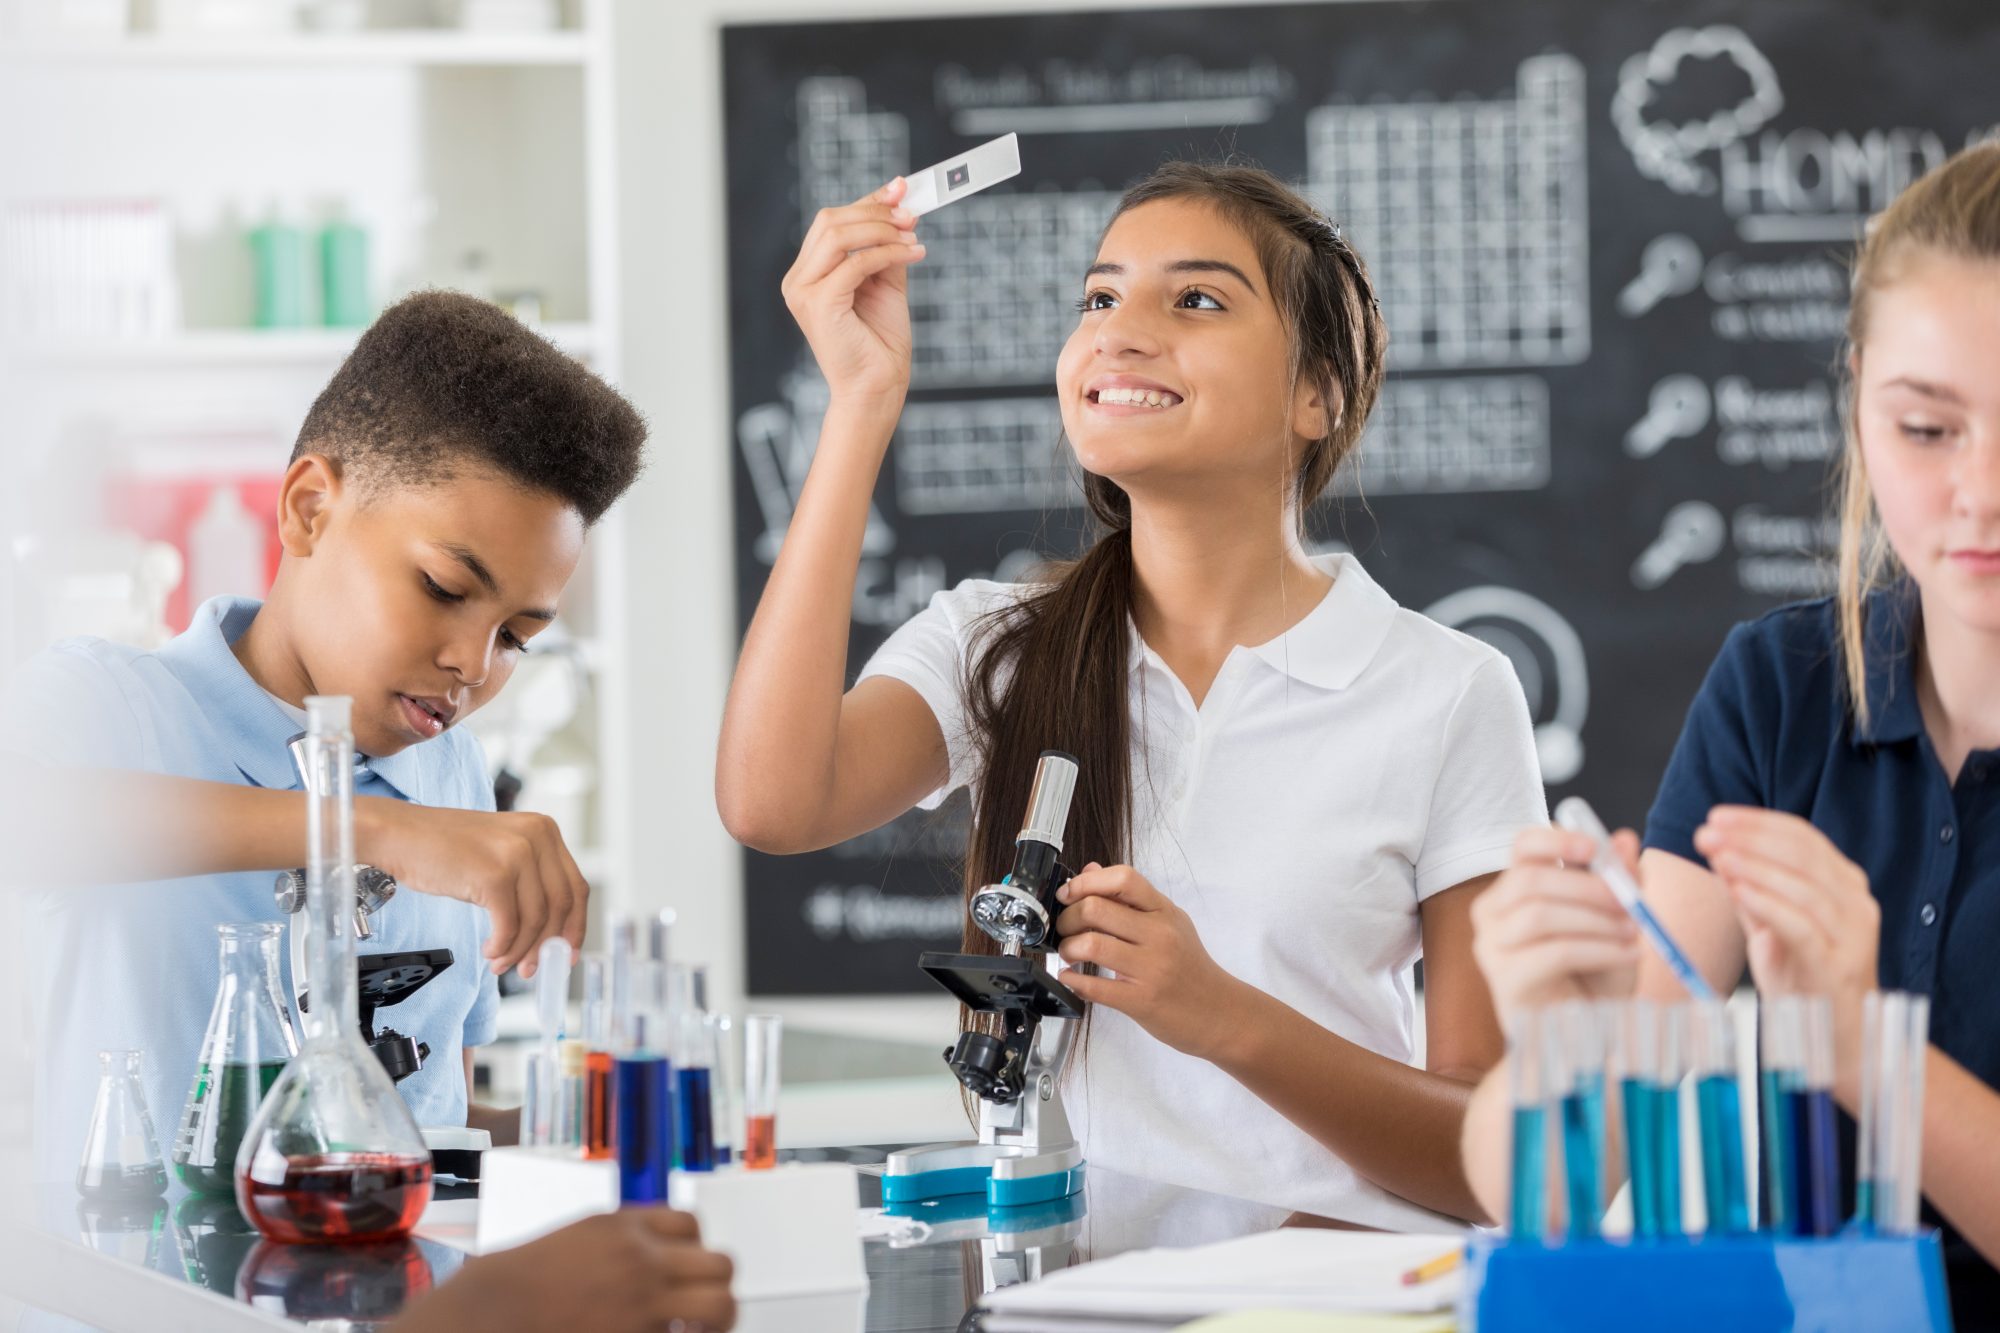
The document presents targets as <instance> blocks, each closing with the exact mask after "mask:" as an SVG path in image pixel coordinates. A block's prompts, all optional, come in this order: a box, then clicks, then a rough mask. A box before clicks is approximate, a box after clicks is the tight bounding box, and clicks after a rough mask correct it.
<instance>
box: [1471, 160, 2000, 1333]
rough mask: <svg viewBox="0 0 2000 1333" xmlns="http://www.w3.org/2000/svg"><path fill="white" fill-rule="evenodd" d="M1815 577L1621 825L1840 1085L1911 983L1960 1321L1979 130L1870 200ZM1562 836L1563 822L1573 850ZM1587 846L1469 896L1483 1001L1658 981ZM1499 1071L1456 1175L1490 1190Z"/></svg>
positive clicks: (1490, 1194) (1994, 607) (1998, 441)
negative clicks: (1649, 802) (1870, 1018)
mask: <svg viewBox="0 0 2000 1333" xmlns="http://www.w3.org/2000/svg"><path fill="white" fill-rule="evenodd" d="M1848 337H1849V355H1848V363H1847V365H1848V404H1847V405H1848V409H1849V410H1848V414H1847V415H1848V432H1847V434H1848V439H1847V446H1846V449H1845V454H1844V458H1843V460H1842V473H1843V488H1842V490H1843V498H1842V502H1841V549H1840V571H1839V581H1838V591H1837V593H1836V594H1835V595H1834V596H1833V597H1830V598H1826V599H1822V600H1820V601H1814V602H1802V603H1798V604H1795V605H1792V606H1787V607H1782V608H1780V609H1779V610H1776V611H1773V612H1771V613H1770V614H1769V615H1766V616H1764V617H1763V618H1761V619H1759V620H1756V621H1752V622H1750V623H1749V624H1745V625H1740V626H1738V627H1737V628H1736V629H1735V630H1734V631H1733V632H1732V633H1731V634H1730V636H1729V639H1728V641H1727V642H1726V643H1725V644H1724V645H1723V648H1722V652H1721V654H1720V655H1719V656H1718V658H1717V659H1716V662H1715V665H1714V666H1713V668H1712V669H1711V670H1710V672H1709V675H1708V679H1707V681H1706V682H1705V683H1704V684H1703V686H1702V689H1701V693H1700V694H1699V695H1698V696H1697V697H1696V699H1695V701H1694V705H1693V707H1692V708H1690V709H1689V712H1688V718H1687V723H1686V726H1685V728H1684V730H1683V731H1682V733H1681V739H1680V743H1679V745H1678V746H1677V747H1676V749H1675V751H1674V756H1673V759H1672V761H1671V763H1670V764H1669V765H1668V768H1667V774H1666V777H1665V779H1664V780H1663V781H1662V783H1661V785H1660V791H1659V795H1658V798H1657V799H1656V801H1655V802H1654V805H1653V809H1652V813H1651V815H1650V816H1649V818H1648V820H1647V826H1646V838H1645V848H1644V852H1643V855H1640V854H1639V847H1638V843H1637V840H1636V839H1634V838H1633V837H1632V836H1631V835H1630V834H1623V835H1621V841H1622V844H1623V845H1622V848H1621V850H1622V851H1623V852H1624V853H1625V854H1626V856H1627V858H1628V859H1635V860H1636V864H1637V866H1638V869H1639V872H1640V876H1641V879H1642V882H1643V883H1644V886H1645V892H1646V896H1647V898H1648V900H1649V901H1650V902H1651V903H1652V904H1653V907H1654V910H1655V911H1656V912H1658V914H1659V915H1660V917H1661V918H1662V920H1663V921H1664V922H1665V924H1666V925H1667V928H1668V929H1669V930H1670V931H1671V932H1672V933H1673V934H1674V935H1675V936H1676V937H1677V938H1678V939H1679V940H1680V941H1681V943H1682V945H1683V947H1684V948H1685V949H1686V950H1687V952H1688V954H1689V955H1690V957H1692V958H1693V959H1694V960H1695V962H1696V963H1697V965H1698V966H1699V967H1700V968H1701V970H1702V972H1703V974H1704V975H1705V976H1707V978H1708V979H1709V981H1710V982H1711V983H1713V984H1714V985H1715V986H1717V987H1718V988H1720V989H1723V990H1727V989H1728V988H1730V987H1732V986H1734V985H1735V984H1736V983H1737V981H1738V980H1739V978H1741V976H1742V974H1743V970H1744V967H1745V965H1746V964H1747V965H1748V967H1749V969H1750V972H1751V975H1752V977H1753V978H1754V980H1755V982H1756V984H1757V986H1758V989H1759V990H1761V991H1763V992H1765V993H1767V994H1783V993H1787V992H1793V993H1827V994H1832V995H1834V996H1835V997H1836V1009H1837V1011H1838V1014H1839V1019H1838V1023H1837V1026H1838V1028H1839V1030H1840V1031H1839V1044H1840V1077H1839V1087H1838V1095H1839V1098H1840V1100H1841V1102H1842V1103H1843V1105H1844V1106H1846V1107H1847V1108H1848V1109H1849V1110H1850V1111H1851V1110H1852V1108H1853V1107H1854V1105H1855V1104H1856V1100H1857V1099H1856V1089H1857V1085H1858V1077H1857V1070H1858V1065H1859V1055H1858V1047H1859V1036H1858V1033H1859V1027H1860V1009H1861V996H1862V995H1863V994H1864V993H1865V992H1866V991H1868V990H1871V989H1874V988H1875V987H1877V986H1880V987H1882V988H1885V989H1903V990H1914V991H1922V992H1925V993H1927V994H1929V995H1930V996H1931V999H1932V1010H1931V1013H1932V1024H1931V1032H1932V1039H1933V1043H1934V1045H1933V1049H1932V1052H1931V1061H1930V1074H1929V1078H1930V1093H1929V1097H1928V1102H1927V1105H1926V1107H1925V1129H1924V1132H1925V1145H1924V1166H1923V1179H1924V1190H1925V1194H1926V1200H1927V1207H1928V1210H1929V1211H1930V1220H1931V1221H1932V1222H1933V1223H1936V1224H1940V1225H1942V1226H1943V1228H1944V1235H1945V1245H1946V1266H1947V1272H1948V1277H1949V1281H1950V1284H1951V1289H1952V1302H1953V1306H1954V1311H1955V1314H1956V1317H1957V1320H1958V1324H1959V1327H1961V1328H1975V1327H1980V1328H1983V1327H1988V1326H1990V1325H1992V1324H1994V1323H1996V1322H2000V1275H1996V1273H1995V1270H1994V1268H1993V1266H1992V1261H1993V1260H1994V1259H1996V1258H2000V1156H1996V1155H1995V1154H1994V1153H1993V1152H1992V1150H1991V1145H1992V1143H1993V1142H1994V1141H1995V1138H1996V1136H2000V1092H1996V1091H1995V1086H1996V1085H2000V960H1996V957H1995V945H1996V944H2000V143H1987V144H1983V145H1980V146H1977V147H1973V148H1968V149H1966V150H1965V151H1963V152H1961V153H1959V154H1958V155H1957V156H1955V157H1953V158H1952V159H1951V160H1950V161H1948V162H1946V163H1945V164H1944V165H1942V166H1940V167H1938V168H1937V169H1935V170H1934V171H1932V172H1931V173H1929V174H1928V175H1926V176H1925V177H1924V178H1923V179H1921V180H1919V181H1917V182H1916V183H1915V184H1913V185H1912V186H1910V187H1909V188H1908V189H1907V190H1906V191H1904V193H1903V194H1902V195H1901V196H1900V197H1899V198H1898V199H1897V200H1896V202H1895V203H1893V204H1892V205H1891V206H1890V207H1889V208H1888V209H1887V210H1885V211H1884V212H1883V213H1882V214H1880V215H1879V216H1878V217H1876V218H1875V219H1874V220H1873V221H1872V223H1871V224H1870V226H1869V228H1868V231H1867V235H1866V238H1865V239H1864V241H1863V242H1862V245H1861V249H1860V253H1859V254H1858V255H1857V256H1856V260H1855V267H1854V281H1853V303H1852V307H1851V309H1850V313H1849V316H1848ZM1580 843H1581V845H1579V844H1580ZM1588 856H1589V848H1588V845H1587V843H1585V842H1582V840H1579V839H1577V838H1576V837H1575V836H1574V835H1570V834H1566V833H1563V832H1561V831H1559V830H1554V829H1536V830H1532V831H1530V832H1528V833H1524V834H1523V835H1522V836H1521V839H1520V841H1519V842H1518V843H1517V845H1516V848H1515V855H1514V862H1513V866H1512V868H1511V869H1510V870H1509V871H1508V872H1507V873H1506V874H1505V875H1503V876H1502V878H1501V881H1500V883H1499V884H1498V885H1497V886H1496V887H1495V888H1494V889H1493V891H1492V892H1490V893H1488V894H1487V895H1486V896H1485V897H1484V899H1483V900H1482V901H1481V902H1480V903H1478V904H1477V905H1476V906H1475V909H1474V921H1475V931H1476V948H1477V951H1478V954H1479V957H1480V961H1481V964H1482V965H1483V967H1484V968H1485V971H1486V973H1487V977H1488V979H1489V981H1490V983H1491V985H1492V987H1493V991H1494V998H1495V1001H1496V1003H1497V1004H1498V1006H1499V1007H1500V1009H1501V1011H1502V1013H1503V1015H1505V1014H1506V1013H1507V1012H1508V1011H1511V1010H1518V1009H1519V1008H1521V1007H1523V1006H1530V1005H1536V1004H1541V1003H1546V1002H1549V1001H1552V1000H1557V999H1562V998H1566V997H1572V996H1601V995H1624V994H1630V993H1632V992H1633V991H1634V990H1635V988H1636V990H1637V992H1638V993H1640V994H1645V995H1653V996H1657V997H1660V998H1674V997H1679V996H1681V995H1682V994H1683V992H1682V991H1681V990H1680V987H1679V984H1678V983H1677V982H1675V981H1674V980H1673V978H1672V976H1671V974H1670V973H1668V971H1667V970H1666V968H1665V966H1664V965H1663V964H1662V963H1661V962H1660V960H1659V959H1658V958H1657V957H1656V956H1655V955H1653V954H1652V953H1651V951H1649V950H1642V949H1641V948H1640V946H1639V944H1638V942H1637V939H1636V937H1635V934H1634V932H1633V929H1632V927H1631V923H1630V921H1629V919H1628V918H1627V917H1626V916H1625V914H1624V913H1623V912H1621V911H1620V910H1619V908H1618V906H1617V905H1616V903H1615V902H1614V901H1613V900H1612V898H1611V895H1610V892H1609V891H1608V890H1607V889H1606V888H1605V887H1604V885H1603V884H1602V883H1601V882H1600V881H1599V880H1598V879H1596V878H1595V877H1594V876H1591V875H1589V874H1588V873H1587V872H1584V871H1582V870H1577V869H1565V868H1564V866H1565V863H1567V864H1568V865H1570V866H1575V865H1578V864H1580V863H1582V862H1583V861H1585V860H1587V859H1588ZM1505 1089H1506V1082H1505V1075H1504V1073H1496V1074H1495V1075H1493V1076H1490V1077H1489V1078H1488V1079H1487V1081H1486V1082H1485V1084H1484V1085H1482V1088H1481V1090H1480V1092H1479V1094H1478V1095H1477V1096H1476V1097H1475V1100H1474V1105H1473V1108H1472V1111H1471V1113H1470V1115H1469V1118H1468V1122H1467V1130H1466V1145H1465V1146H1466V1155H1467V1166H1468V1171H1469V1173H1470V1175H1471V1178H1472V1181H1473V1184H1474V1187H1475V1189H1476V1190H1477V1192H1478V1193H1479V1194H1480V1197H1481V1199H1482V1201H1483V1202H1484V1203H1485V1205H1486V1206H1487V1208H1488V1209H1489V1210H1490V1211H1492V1212H1493V1213H1494V1214H1495V1215H1496V1216H1497V1215H1500V1214H1501V1213H1503V1212H1504V1202H1505V1197H1506V1191H1507V1181H1506V1174H1507V1173H1506V1168H1505V1163H1504V1157H1505V1144H1506V1142H1507V1131H1506V1127H1505V1120H1504V1109H1505V1100H1506V1097H1505Z"/></svg>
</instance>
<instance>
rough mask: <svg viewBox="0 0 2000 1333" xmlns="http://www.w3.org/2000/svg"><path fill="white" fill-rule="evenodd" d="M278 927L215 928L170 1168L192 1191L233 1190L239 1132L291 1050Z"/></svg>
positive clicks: (271, 924)
mask: <svg viewBox="0 0 2000 1333" xmlns="http://www.w3.org/2000/svg"><path fill="white" fill-rule="evenodd" d="M284 931H285V928H284V927H283V926H281V925H279V924H278V923H276V922H258V923H257V924H255V925H226V926H217V927H216V928H215V934H216V938H217V940H218V941H219V943H220V948H221V952H222V956H221V969H222V980H221V982H220V983H219V984H218V985H217V986H216V990H215V1007H214V1008H213V1009H211V1010H210V1011H209V1014H208V1035H207V1036H206V1037H204V1038H202V1042H201V1061H200V1063H199V1064H197V1065H196V1066H195V1071H194V1086H193V1087H191V1088H189V1089H188V1095H187V1104H186V1105H185V1106H183V1107H182V1108H181V1126H180V1131H179V1132H178V1133H177V1134H175V1136H174V1173H175V1174H176V1175H178V1176H179V1177H180V1178H181V1184H183V1185H186V1186H187V1187H188V1188H189V1189H191V1190H194V1191H196V1192H198V1193H222V1192H225V1191H228V1190H233V1189H235V1188H236V1150H237V1149H238V1148H240V1147H241V1146H242V1145H243V1133H244V1131H245V1130H247V1129H249V1128H250V1122H251V1120H252V1119H254V1118H255V1117H256V1115H257V1107H258V1106H259V1105H260V1104H261V1103H262V1102H263V1100H264V1094H265V1093H267V1092H269V1091H270V1090H271V1085H272V1084H273V1083H276V1082H277V1081H278V1075H279V1074H281V1073H283V1072H284V1069H285V1062H286V1061H288V1060H290V1059H291V1058H292V1057H293V1056H294V1055H296V1054H298V1044H297V1043H296V1042H295V1041H294V1040H293V1038H292V1025H291V1021H290V1020H289V1019H288V1018H286V1017H285V1011H284V1001H283V1000H282V999H280V998H279V997H280V995H281V994H282V992H281V991H280V990H279V987H278V938H279V936H281V935H283V934H284Z"/></svg>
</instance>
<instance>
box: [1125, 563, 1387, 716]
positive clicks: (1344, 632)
mask: <svg viewBox="0 0 2000 1333" xmlns="http://www.w3.org/2000/svg"><path fill="white" fill-rule="evenodd" d="M1313 565H1314V567H1315V568H1317V569H1318V570H1319V571H1320V572H1321V573H1322V574H1328V575H1331V576H1332V578H1333V586H1332V587H1331V588H1329V589H1327V591H1326V595H1325V596H1324V597H1322V598H1321V599H1320V602H1319V605H1318V606H1315V607H1314V608H1313V609H1312V610H1311V611H1308V612H1307V613H1306V614H1305V616H1304V617H1302V618H1301V619H1300V620H1299V622H1298V623H1297V624H1295V625H1293V626H1292V627H1291V628H1290V629H1288V630H1286V631H1285V632H1284V633H1283V634H1280V635H1278V637H1276V638H1275V639H1271V640H1268V641H1267V642H1264V643H1260V644H1257V645H1255V646H1246V647H1245V648H1244V651H1245V652H1247V653H1250V654H1252V655H1254V656H1256V657H1258V658H1261V659H1262V660H1263V661H1264V662H1265V663H1266V664H1268V665H1269V666H1271V667H1273V668H1275V669H1276V670H1278V671H1280V672H1283V673H1284V674H1286V675H1288V676H1290V677H1291V678H1292V679H1294V680H1297V681H1300V682H1302V683H1304V684H1307V685H1312V686H1316V687H1317V688H1319V689H1323V690H1344V689H1346V688H1347V687H1348V686H1349V685H1352V684H1353V683H1354V682H1355V680H1357V679H1358V678H1359V677H1360V675H1361V673H1362V672H1363V671H1365V670H1367V668H1368V664H1369V663H1370V662H1372V661H1374V660H1375V654H1376V653H1377V652H1379V651H1380V650H1381V647H1382V641H1383V640H1384V639H1386V638H1388V637H1389V628H1390V626H1391V625H1393V624H1394V623H1395V619H1396V611H1397V606H1396V599H1395V598H1393V597H1391V596H1390V595H1389V594H1388V593H1387V592H1386V591H1385V590H1384V589H1383V587H1382V585H1381V584H1379V583H1377V582H1376V581H1375V580H1374V579H1372V578H1370V577H1369V575H1368V571H1367V570H1365V569H1363V568H1362V567H1361V562H1360V561H1359V560H1357V559H1355V558H1354V557H1353V556H1352V555H1350V554H1348V553H1346V552H1337V553H1335V554H1332V555H1322V556H1315V557H1313ZM1128 625H1129V629H1130V633H1131V648H1130V661H1131V663H1132V669H1133V670H1135V671H1136V670H1138V669H1139V667H1140V666H1142V665H1143V664H1144V663H1145V662H1146V661H1147V660H1148V659H1149V658H1152V657H1153V656H1154V654H1153V652H1152V650H1151V649H1150V648H1148V647H1147V646H1146V641H1145V639H1144V638H1142V637H1141V636H1140V634H1139V627H1138V626H1137V625H1136V624H1130V623H1129V622H1128Z"/></svg>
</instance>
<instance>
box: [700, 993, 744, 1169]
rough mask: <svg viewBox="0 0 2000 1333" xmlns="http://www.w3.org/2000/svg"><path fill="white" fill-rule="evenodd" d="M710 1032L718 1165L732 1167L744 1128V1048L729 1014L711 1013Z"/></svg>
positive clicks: (709, 1017)
mask: <svg viewBox="0 0 2000 1333" xmlns="http://www.w3.org/2000/svg"><path fill="white" fill-rule="evenodd" d="M708 1033H709V1044H710V1048H711V1049H712V1050H713V1051H714V1053H715V1067H714V1076H715V1088H714V1092H715V1164H716V1165H717V1166H728V1165H730V1164H731V1163H733V1162H734V1161H735V1160H736V1158H737V1142H736V1140H737V1136H738V1135H739V1134H740V1133H741V1131H742V1128H743V1119H742V1117H743V1047H742V1045H741V1043H740V1042H739V1041H738V1040H737V1035H736V1024H735V1022H734V1020H732V1019H731V1018H730V1017H729V1015H728V1014H721V1013H714V1014H710V1015H709V1016H708Z"/></svg>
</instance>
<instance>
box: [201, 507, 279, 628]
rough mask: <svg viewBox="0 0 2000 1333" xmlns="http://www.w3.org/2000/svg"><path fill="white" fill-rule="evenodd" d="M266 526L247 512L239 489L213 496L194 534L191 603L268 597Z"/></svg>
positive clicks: (203, 511)
mask: <svg viewBox="0 0 2000 1333" xmlns="http://www.w3.org/2000/svg"><path fill="white" fill-rule="evenodd" d="M264 544H265V536H264V529H263V525H262V524H260V523H258V522H257V519H256V516H255V515H253V514H251V512H250V511H249V510H247V509H245V508H244V507H243V497H242V496H241V495H240V494H239V493H238V492H237V489H236V487H235V486H232V485H229V484H227V483H224V484H222V485H219V486H217V487H216V488H215V489H214V490H212V491H210V492H209V493H208V507H207V508H206V509H204V510H202V513H201V517H200V518H198V519H196V520H195V521H194V526H193V527H191V528H189V529H188V601H189V605H190V606H191V607H193V606H199V605H201V604H202V603H203V602H205V601H207V600H208V599H209V598H211V597H221V596H238V597H255V596H261V595H262V594H263V592H264Z"/></svg>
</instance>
